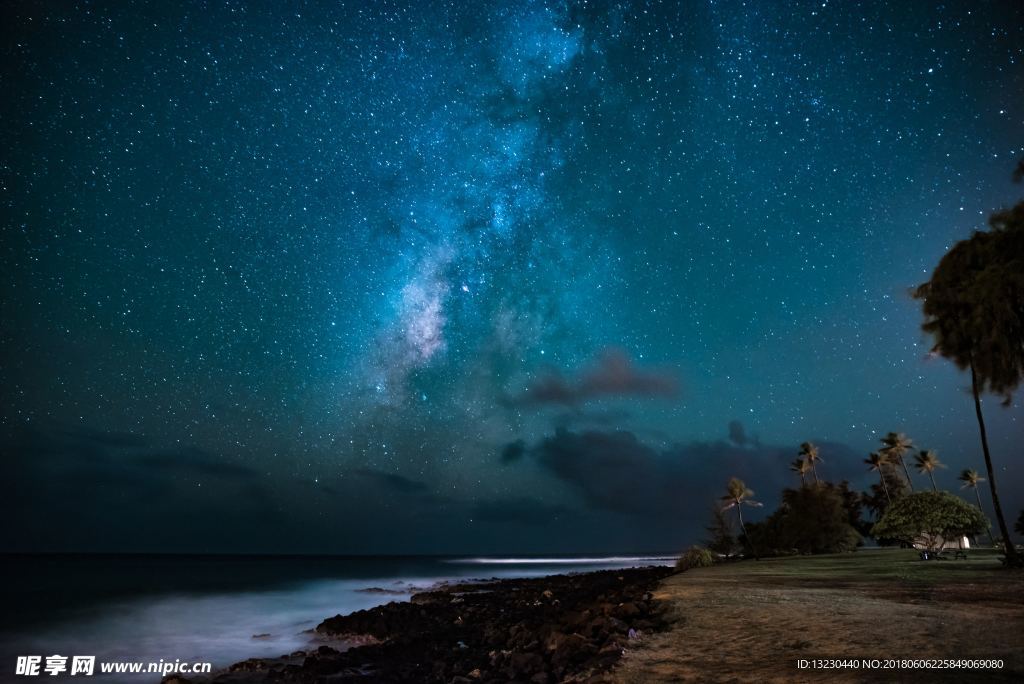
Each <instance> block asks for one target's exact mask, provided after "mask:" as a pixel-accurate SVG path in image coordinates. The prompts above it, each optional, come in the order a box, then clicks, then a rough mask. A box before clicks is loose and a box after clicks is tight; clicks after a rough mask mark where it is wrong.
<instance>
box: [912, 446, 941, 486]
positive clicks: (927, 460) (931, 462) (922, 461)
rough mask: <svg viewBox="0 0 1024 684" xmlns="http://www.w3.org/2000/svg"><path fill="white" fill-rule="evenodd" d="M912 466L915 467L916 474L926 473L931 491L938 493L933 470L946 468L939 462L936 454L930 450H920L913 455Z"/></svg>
mask: <svg viewBox="0 0 1024 684" xmlns="http://www.w3.org/2000/svg"><path fill="white" fill-rule="evenodd" d="M914 465H916V466H917V472H919V473H928V478H929V479H930V480H931V481H932V491H933V492H937V491H939V488H938V487H936V486H935V469H936V468H945V467H946V466H945V464H944V463H942V461H940V460H939V454H938V452H936V451H934V450H932V449H922V450H921V451H919V452H917V453H916V454H915V455H914Z"/></svg>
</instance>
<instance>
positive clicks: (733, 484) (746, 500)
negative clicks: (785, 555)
mask: <svg viewBox="0 0 1024 684" xmlns="http://www.w3.org/2000/svg"><path fill="white" fill-rule="evenodd" d="M752 496H754V491H753V490H752V489H748V488H747V485H746V483H745V482H743V480H741V479H739V478H738V477H734V478H732V479H730V480H729V484H728V485H726V488H725V496H723V497H722V503H723V504H724V505H723V506H722V510H723V511H727V510H729V509H730V508H735V509H736V518H737V520H739V523H740V531H742V532H743V536H744V537H746V538H747V542H748V543H750V548H754V545H753V543H752V540H751V539H750V537H749V536H748V535H747V526H746V525H744V524H743V507H744V506H754V507H759V506H762V505H763V504H761V503H759V502H757V501H754V500H753V499H751V498H750V497H752ZM754 555H755V556H756V555H757V552H756V551H755V552H754Z"/></svg>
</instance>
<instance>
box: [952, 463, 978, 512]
mask: <svg viewBox="0 0 1024 684" xmlns="http://www.w3.org/2000/svg"><path fill="white" fill-rule="evenodd" d="M956 479H958V480H960V481H961V482H963V483H964V484H963V486H962V487H960V489H967V488H968V487H970V488H971V489H973V490H974V496H975V498H976V499H977V500H978V508H980V509H981V510H982V511H984V510H985V509H984V508H983V507H982V505H981V492H980V491H979V490H978V485H979V484H981V483H982V482H985V478H983V477H982V476H981V475H980V474H979V473H978V471H977V470H975V469H974V468H967V469H966V470H964V471H963V472H961V473H960V476H959V477H958V478H956Z"/></svg>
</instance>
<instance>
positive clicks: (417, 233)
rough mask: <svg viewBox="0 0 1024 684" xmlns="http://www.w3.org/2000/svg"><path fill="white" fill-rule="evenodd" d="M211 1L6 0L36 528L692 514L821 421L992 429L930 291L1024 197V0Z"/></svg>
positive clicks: (1012, 417)
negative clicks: (1023, 178) (936, 319)
mask: <svg viewBox="0 0 1024 684" xmlns="http://www.w3.org/2000/svg"><path fill="white" fill-rule="evenodd" d="M176 4H177V3H166V2H124V3H105V4H100V3H84V2H80V3H71V2H46V3H43V2H40V3H23V2H16V3H5V4H4V6H3V9H2V10H0V11H2V13H3V17H2V20H0V24H2V25H3V29H2V31H3V61H2V87H3V96H2V97H0V124H2V125H0V135H2V140H0V149H2V150H3V156H2V159H0V217H2V244H0V286H2V298H0V439H2V468H3V470H2V473H0V474H2V478H3V482H4V495H3V497H2V499H3V502H2V504H0V507H2V508H0V514H2V515H3V517H4V519H5V527H6V528H7V530H6V532H5V533H4V535H3V540H4V541H3V548H4V549H5V550H26V551H35V550H47V551H63V550H81V551H201V552H209V551H214V552H246V551H251V552H325V553H328V552H338V553H381V552H392V553H423V552H437V553H462V552H496V553H505V552H513V551H516V552H546V553H550V552H555V551H561V552H570V551H640V550H675V549H678V548H680V547H681V546H682V545H684V544H687V543H690V542H693V541H696V540H698V539H699V538H700V537H701V535H702V533H703V529H702V528H703V526H704V525H705V524H706V522H707V518H708V512H709V510H710V508H711V505H712V501H713V500H714V498H715V497H716V496H717V495H718V494H720V493H721V490H724V485H725V482H726V480H727V479H728V477H729V476H731V475H738V476H740V477H741V478H743V479H744V480H746V481H747V484H748V485H749V486H750V487H751V488H753V489H754V490H755V491H756V492H757V498H758V499H760V500H762V501H765V502H766V503H768V504H769V505H771V504H773V503H774V502H776V501H777V500H778V492H779V490H780V489H781V487H783V486H792V485H793V484H795V482H796V481H797V480H796V478H795V476H794V475H793V474H792V473H790V472H788V470H787V466H788V463H789V462H790V461H791V460H793V458H794V457H795V456H796V452H797V449H798V445H799V443H800V442H802V441H805V440H813V441H815V442H816V443H818V444H819V445H820V446H821V453H822V456H823V459H824V463H823V464H822V466H821V469H820V471H821V474H822V475H823V476H825V477H829V478H832V479H839V478H843V477H846V478H850V479H851V480H852V482H853V483H854V484H855V485H856V486H857V487H865V486H867V484H868V483H870V482H872V481H873V480H872V479H871V476H870V475H869V474H868V473H867V472H866V469H865V466H863V464H862V460H863V458H864V457H865V456H866V455H867V453H868V452H869V451H871V450H873V449H875V448H877V446H878V439H879V438H880V437H881V436H882V435H883V434H885V433H886V432H889V431H891V430H896V431H903V432H906V433H908V434H909V435H910V436H911V437H912V438H914V440H915V441H916V442H917V443H918V444H919V445H921V446H924V447H930V448H934V449H936V450H938V453H939V456H940V458H941V459H942V460H943V461H945V462H946V463H947V464H948V465H949V468H948V469H947V470H943V471H941V472H940V473H938V475H937V478H938V480H939V483H940V485H944V486H946V487H949V488H951V489H954V490H956V488H957V486H958V484H959V483H957V482H956V481H955V475H956V473H957V472H959V470H960V469H961V468H964V467H974V468H977V469H978V470H982V469H983V462H982V460H981V454H980V446H979V442H978V438H977V424H976V422H975V417H974V411H973V406H972V403H971V400H970V398H969V394H968V393H967V392H966V388H967V385H968V379H967V377H966V376H964V375H963V374H961V373H959V372H957V371H956V369H955V368H954V367H953V366H952V364H950V363H949V362H947V361H944V360H942V359H928V358H927V351H928V349H929V347H930V344H929V341H928V340H927V339H926V338H925V337H924V336H923V334H922V333H921V332H920V322H921V313H920V304H919V302H915V301H914V300H912V299H911V297H910V295H909V288H911V287H913V286H914V285H917V284H919V283H921V282H923V281H925V280H927V279H928V277H929V276H930V273H931V271H932V269H933V267H934V266H935V264H936V263H937V262H938V260H939V258H940V257H941V256H942V255H943V254H944V252H945V251H946V250H948V249H949V248H950V247H951V246H952V245H953V243H954V242H955V241H957V240H959V239H962V238H965V237H967V236H969V235H970V233H971V231H972V230H974V229H977V228H980V227H983V226H984V224H985V221H986V218H987V216H988V215H989V214H990V213H991V212H992V211H994V210H996V209H998V208H1000V207H1003V206H1008V205H1010V204H1012V203H1013V202H1015V201H1017V200H1018V199H1019V198H1020V196H1021V195H1022V194H1024V188H1022V187H1021V186H1019V185H1018V186H1015V185H1014V184H1013V183H1012V182H1011V178H1010V176H1011V172H1012V170H1013V167H1014V166H1015V165H1016V163H1017V161H1018V160H1019V159H1020V158H1021V157H1022V156H1024V147H1021V145H1022V144H1024V135H1022V133H1024V6H1022V5H1021V4H1020V3H1018V2H1010V1H1008V2H988V3H983V2H978V3H974V2H972V3H930V2H900V3H881V2H878V3H856V4H855V3H836V2H815V3H805V2H779V3H771V2H746V3H743V2H711V1H708V2H678V3H677V2H665V3H658V2H618V3H608V2H582V3H571V4H562V3H555V2H551V3H546V2H495V3H480V2H465V3H449V2H430V1H427V2H421V1H418V0H417V1H416V2H408V3H396V2H379V3H378V2H375V3H370V2H365V3H357V2H349V3H343V2H331V3H327V2H325V3H266V4H260V5H249V6H247V4H245V3H233V2H232V3H202V4H192V5H188V6H187V7H176V6H174V5H176ZM985 409H986V412H987V416H986V417H987V418H988V420H989V426H990V438H991V440H992V448H993V458H994V459H995V461H996V463H997V465H1000V466H1005V467H1006V470H1005V471H1003V472H1002V473H1001V478H1002V481H1001V483H1000V484H1001V485H1002V490H1003V495H1004V506H1005V507H1006V508H1007V512H1008V513H1007V514H1008V517H1011V518H1016V515H1017V511H1018V510H1019V509H1020V508H1021V507H1022V506H1024V474H1022V473H1024V470H1022V465H1021V453H1020V446H1019V444H1017V443H1016V442H1017V440H1018V439H1020V437H1021V435H1022V434H1024V430H1022V425H1021V423H1022V416H1021V406H1020V399H1019V398H1018V399H1016V400H1015V402H1014V403H1013V405H1011V406H1010V407H1008V408H1003V407H1001V406H1000V405H999V401H998V399H997V398H989V399H987V400H986V402H985ZM918 483H919V485H920V486H926V480H925V479H924V478H923V477H922V478H920V479H919V480H918ZM985 497H986V498H987V492H986V493H985ZM12 523H13V524H12Z"/></svg>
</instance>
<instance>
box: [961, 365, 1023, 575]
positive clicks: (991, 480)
mask: <svg viewBox="0 0 1024 684" xmlns="http://www.w3.org/2000/svg"><path fill="white" fill-rule="evenodd" d="M970 366H971V389H972V390H973V391H974V412H975V413H976V414H977V415H978V430H979V431H980V432H981V451H982V453H983V454H984V455H985V469H986V470H988V487H989V491H990V492H991V493H992V508H993V509H995V513H996V522H998V523H999V532H1000V534H1002V535H1003V550H1004V551H1006V560H1007V564H1008V565H1014V564H1016V561H1017V549H1016V548H1014V546H1013V540H1011V539H1010V530H1009V529H1008V528H1007V527H1006V519H1005V518H1003V507H1002V505H1001V504H1000V503H999V492H998V491H996V473H995V469H994V468H993V467H992V455H991V454H990V453H989V451H988V434H987V433H986V432H985V416H984V415H982V413H981V397H980V396H979V394H978V375H977V373H975V371H974V359H973V357H972V358H971V361H970ZM978 501H979V502H980V501H981V499H980V498H979V499H978Z"/></svg>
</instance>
